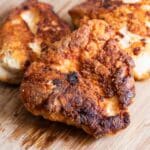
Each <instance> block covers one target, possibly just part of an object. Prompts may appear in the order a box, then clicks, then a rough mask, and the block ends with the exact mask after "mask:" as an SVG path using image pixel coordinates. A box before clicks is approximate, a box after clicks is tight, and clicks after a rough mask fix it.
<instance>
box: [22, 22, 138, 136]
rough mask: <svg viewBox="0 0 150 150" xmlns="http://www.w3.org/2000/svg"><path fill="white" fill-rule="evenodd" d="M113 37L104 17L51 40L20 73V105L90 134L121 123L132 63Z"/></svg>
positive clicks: (129, 94) (121, 126) (123, 123)
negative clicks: (22, 75)
mask: <svg viewBox="0 0 150 150" xmlns="http://www.w3.org/2000/svg"><path fill="white" fill-rule="evenodd" d="M113 36H114V32H113V31H112V29H111V28H110V26H109V25H108V24H107V23H106V22H104V21H100V20H92V21H88V22H87V23H86V24H84V25H82V26H81V27H80V28H79V29H78V30H76V31H74V32H73V33H71V34H70V35H68V36H66V37H64V38H63V39H62V40H61V41H59V42H56V43H54V44H53V45H52V46H51V47H50V49H49V50H48V51H45V52H44V53H43V55H42V58H41V60H40V61H38V62H34V63H32V64H31V66H30V67H29V68H28V70H27V71H26V73H25V76H24V80H23V82H22V84H21V90H20V92H21V98H22V100H23V103H24V105H25V107H26V108H27V109H28V110H29V111H30V112H31V113H33V114H34V115H37V116H43V117H44V118H46V119H49V120H52V121H58V122H64V123H66V124H69V125H74V126H76V127H79V128H82V129H83V130H85V131H86V132H87V133H89V134H90V135H93V136H94V137H100V136H103V135H108V134H113V133H116V132H117V131H119V130H121V129H124V128H126V127H127V126H128V124H129V122H130V119H129V114H128V110H127V108H128V105H129V104H130V103H131V102H132V98H133V97H134V95H135V91H134V79H133V76H132V69H133V66H134V63H133V60H132V59H131V58H130V57H129V56H128V55H127V54H126V53H124V52H122V51H121V50H120V48H119V46H118V44H117V42H116V41H115V40H113Z"/></svg>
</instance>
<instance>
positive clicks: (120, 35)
mask: <svg viewBox="0 0 150 150" xmlns="http://www.w3.org/2000/svg"><path fill="white" fill-rule="evenodd" d="M116 34H117V35H119V37H121V38H124V35H123V34H122V33H120V32H117V33H116Z"/></svg>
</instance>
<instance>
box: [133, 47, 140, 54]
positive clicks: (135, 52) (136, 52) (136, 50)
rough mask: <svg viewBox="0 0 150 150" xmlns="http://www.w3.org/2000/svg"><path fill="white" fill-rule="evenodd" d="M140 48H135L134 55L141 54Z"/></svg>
mask: <svg viewBox="0 0 150 150" xmlns="http://www.w3.org/2000/svg"><path fill="white" fill-rule="evenodd" d="M140 50H141V49H140V47H135V48H134V49H133V53H134V55H138V54H139V52H140Z"/></svg>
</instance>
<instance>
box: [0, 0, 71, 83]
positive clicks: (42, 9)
mask: <svg viewBox="0 0 150 150" xmlns="http://www.w3.org/2000/svg"><path fill="white" fill-rule="evenodd" d="M28 10H29V11H34V10H35V11H36V13H37V15H38V18H39V21H38V22H37V32H36V33H33V32H32V31H31V29H30V28H29V26H28V24H27V23H26V22H25V21H24V20H23V19H22V18H21V14H22V13H24V12H26V11H28ZM13 21H14V22H15V21H16V22H18V23H12V22H13ZM68 33H70V27H69V25H67V23H66V22H64V21H63V20H62V19H60V18H59V17H58V16H57V15H56V14H55V12H54V11H53V8H52V6H51V5H49V4H46V3H42V2H38V1H37V0H27V1H26V2H24V3H23V4H21V5H20V6H18V7H17V8H16V9H14V10H12V11H11V12H10V15H9V16H8V18H7V19H6V21H5V22H4V23H3V24H2V25H1V27H0V51H1V53H0V59H1V62H2V61H3V60H2V59H3V57H5V55H6V54H5V53H9V54H10V55H11V57H12V58H13V59H14V60H16V61H17V62H18V63H19V65H20V66H21V67H20V69H19V70H17V73H14V74H13V73H11V71H13V68H11V67H10V66H7V64H4V65H5V66H7V68H5V69H6V70H7V71H8V72H9V71H10V72H9V74H10V75H9V77H4V78H0V80H1V81H3V82H8V83H12V84H18V83H20V80H21V78H22V74H23V72H24V70H25V69H26V67H27V66H28V65H29V63H30V62H32V61H34V60H36V59H38V58H39V55H38V54H36V53H35V52H33V50H32V49H31V48H30V47H29V43H32V42H34V41H38V43H40V44H39V45H40V48H41V51H44V50H45V49H47V48H48V46H49V45H50V44H51V43H53V42H55V41H59V40H60V39H61V38H62V37H63V36H65V35H67V34H68ZM7 51H8V52H7ZM2 63H3V62H2ZM0 65H1V64H0ZM2 66H3V64H2ZM18 75H19V76H18Z"/></svg>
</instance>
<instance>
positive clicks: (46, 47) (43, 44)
mask: <svg viewBox="0 0 150 150" xmlns="http://www.w3.org/2000/svg"><path fill="white" fill-rule="evenodd" d="M41 48H42V51H46V50H47V49H48V45H47V44H46V43H42V44H41Z"/></svg>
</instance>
